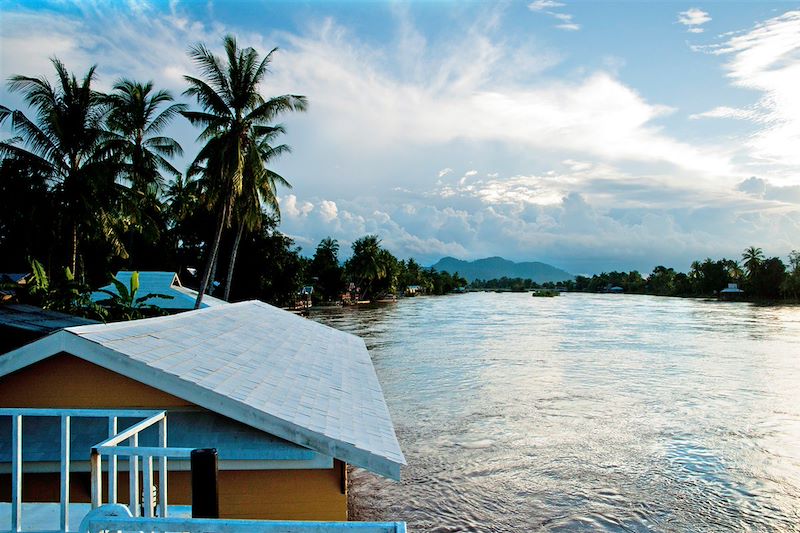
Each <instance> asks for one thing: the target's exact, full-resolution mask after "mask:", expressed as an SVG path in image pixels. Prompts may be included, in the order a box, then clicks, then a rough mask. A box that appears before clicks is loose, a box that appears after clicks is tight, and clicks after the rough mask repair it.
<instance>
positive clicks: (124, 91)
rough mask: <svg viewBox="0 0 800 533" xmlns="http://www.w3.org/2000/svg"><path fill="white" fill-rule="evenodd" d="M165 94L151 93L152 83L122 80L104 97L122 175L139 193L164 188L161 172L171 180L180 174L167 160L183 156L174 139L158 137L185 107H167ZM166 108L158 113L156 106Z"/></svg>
mask: <svg viewBox="0 0 800 533" xmlns="http://www.w3.org/2000/svg"><path fill="white" fill-rule="evenodd" d="M173 100H174V99H173V98H172V95H171V94H170V93H169V91H165V90H160V91H156V92H153V82H152V81H150V82H147V83H145V84H142V83H139V82H134V81H131V80H127V79H123V80H120V81H118V82H117V83H116V85H114V92H113V93H111V94H109V95H108V97H107V98H106V102H107V103H108V105H109V107H110V109H109V114H108V126H109V128H110V129H111V131H113V132H115V133H117V134H118V135H119V138H118V140H117V141H118V142H117V145H118V146H119V148H120V151H121V152H122V155H123V156H124V159H123V169H122V170H123V175H124V177H125V178H126V179H128V181H130V183H131V188H132V189H133V190H134V191H136V192H139V193H144V192H145V191H148V190H152V189H156V191H158V192H160V191H161V190H162V189H163V187H164V177H163V175H162V172H164V173H167V174H169V175H170V176H171V177H173V178H178V177H180V175H181V173H180V172H179V171H178V170H177V169H175V167H174V166H172V164H171V163H170V162H169V161H168V159H167V158H170V157H175V156H181V155H183V149H182V148H181V145H180V144H178V142H177V141H175V139H173V138H171V137H165V136H163V135H161V132H162V131H163V130H164V128H165V127H166V126H167V125H168V124H169V123H170V122H171V121H172V120H173V119H174V118H175V117H176V116H177V115H178V114H179V113H180V112H181V111H184V110H185V109H186V104H174V103H173V104H171V103H170V102H172V101H173ZM163 105H166V106H167V107H166V108H164V109H161V110H159V108H160V107H162V106H163Z"/></svg>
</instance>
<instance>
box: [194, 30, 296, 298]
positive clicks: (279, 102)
mask: <svg viewBox="0 0 800 533" xmlns="http://www.w3.org/2000/svg"><path fill="white" fill-rule="evenodd" d="M223 47H224V50H225V58H224V59H222V58H219V57H217V56H216V55H214V54H213V53H212V52H211V51H210V50H209V49H208V48H206V46H205V45H203V44H197V45H195V46H193V47H191V48H190V49H189V56H190V57H191V58H192V60H193V61H194V63H195V65H196V66H197V68H198V69H199V70H200V73H201V76H202V78H203V79H201V78H196V77H193V76H184V79H185V80H186V82H187V83H188V84H189V88H188V89H187V90H186V91H185V92H184V95H186V96H190V97H193V98H195V99H196V100H197V103H198V104H200V106H201V107H202V108H203V110H202V111H183V112H182V114H183V115H184V116H185V117H186V118H187V119H189V121H190V122H191V123H192V124H193V125H195V126H200V127H202V128H203V131H202V132H201V133H200V136H199V137H198V141H200V142H204V143H205V145H204V146H203V147H202V148H201V149H200V152H199V153H198V155H197V157H196V158H195V160H194V162H193V163H192V165H191V166H190V169H189V175H190V176H194V175H199V176H201V179H202V182H203V189H204V192H205V194H206V198H207V199H208V202H209V204H210V207H211V208H212V209H213V210H214V211H215V212H216V216H217V227H216V231H215V234H214V238H213V241H212V242H211V244H210V245H209V246H207V248H208V249H207V252H206V263H205V266H204V268H203V275H202V278H201V284H200V290H198V291H197V292H198V294H197V301H196V303H195V308H197V307H199V306H200V303H201V301H202V298H203V293H204V292H205V290H206V289H207V287H208V286H209V281H210V278H211V271H212V268H213V266H214V265H215V264H216V259H217V252H218V250H219V243H220V240H221V238H222V232H223V230H224V228H225V227H227V226H229V225H230V222H231V218H232V212H233V209H234V203H235V200H236V198H237V197H238V196H239V195H240V194H241V193H242V188H243V183H244V180H245V172H246V171H247V166H248V163H247V161H248V159H249V157H256V156H257V155H258V153H259V151H258V150H251V145H252V143H254V142H258V141H260V140H261V138H262V136H263V134H264V132H265V131H267V130H268V129H269V128H272V127H273V125H272V122H273V121H274V120H275V118H276V117H277V116H278V115H280V114H281V113H284V112H287V111H304V110H305V109H306V99H305V97H303V96H298V95H290V94H287V95H283V96H276V97H273V98H270V99H267V100H265V99H264V98H263V97H262V96H261V94H260V93H259V85H260V83H261V81H262V80H263V78H264V77H265V76H266V74H267V69H268V67H269V64H270V61H271V60H272V55H273V54H274V53H275V50H276V49H273V50H272V51H270V52H269V53H268V54H267V55H266V56H265V57H264V58H263V59H261V58H260V57H259V54H258V52H256V50H255V49H253V48H242V49H240V48H239V47H238V45H237V42H236V38H235V37H233V36H232V35H227V36H225V38H224V39H223Z"/></svg>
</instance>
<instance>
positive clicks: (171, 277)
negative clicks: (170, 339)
mask: <svg viewBox="0 0 800 533" xmlns="http://www.w3.org/2000/svg"><path fill="white" fill-rule="evenodd" d="M132 275H133V272H131V271H127V270H121V271H119V272H117V275H116V276H114V277H115V278H116V279H117V281H119V282H121V283H122V284H123V285H125V286H126V287H130V285H131V276H132ZM102 290H106V291H111V292H113V293H114V294H117V289H116V287H115V286H114V284H113V283H111V284H109V285H106V286H105V287H103V288H102V289H100V290H98V291H96V292H93V293H92V301H95V302H99V301H101V300H105V299H107V298H108V297H109V296H108V294H106V293H104V292H100V291H102ZM137 294H138V295H139V296H140V297H141V296H144V295H146V294H164V295H167V296H172V298H171V299H170V298H151V299H149V300H147V301H146V302H144V303H145V304H149V305H155V306H156V307H160V308H161V309H172V310H189V309H194V302H195V300H196V299H197V291H195V290H192V289H189V288H187V287H184V286H183V285H181V280H180V279H178V275H177V274H176V273H175V272H157V271H151V272H139V291H138V292H137ZM225 303H226V302H225V301H223V300H220V299H219V298H214V297H213V296H209V295H205V296H203V302H202V303H201V304H200V308H201V309H205V308H206V307H214V306H216V305H223V304H225Z"/></svg>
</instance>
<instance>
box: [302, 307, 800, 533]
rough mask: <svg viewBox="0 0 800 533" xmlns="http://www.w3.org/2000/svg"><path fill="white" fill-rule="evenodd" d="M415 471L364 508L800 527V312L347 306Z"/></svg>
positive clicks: (346, 317)
mask: <svg viewBox="0 0 800 533" xmlns="http://www.w3.org/2000/svg"><path fill="white" fill-rule="evenodd" d="M313 318H314V319H316V320H320V321H322V322H325V323H327V324H329V325H332V326H334V327H337V328H340V329H344V330H347V331H350V332H352V333H355V334H357V335H360V336H362V337H364V339H365V341H366V343H367V346H368V347H369V349H370V353H371V355H372V357H373V360H374V362H375V366H376V369H377V371H378V375H379V377H380V379H381V383H382V386H383V388H384V393H385V395H386V399H387V403H388V405H389V409H390V411H391V412H392V416H393V419H394V422H395V426H396V429H397V434H398V438H399V439H400V442H401V445H402V447H403V450H404V452H405V454H406V458H407V460H408V463H409V466H408V467H407V468H405V469H404V470H403V481H401V482H400V483H394V482H390V481H386V480H384V479H382V478H379V477H377V476H374V475H372V474H370V473H368V472H365V471H361V470H355V471H354V474H353V477H352V479H353V483H352V486H351V494H352V502H353V506H354V508H353V515H354V517H355V518H357V519H371V520H396V519H400V520H405V521H407V522H408V524H409V527H410V529H411V530H413V531H436V532H455V531H481V532H484V531H597V530H603V531H652V530H656V531H721V530H735V531H800V526H799V525H798V524H800V357H798V355H800V354H798V349H797V346H798V345H800V344H798V341H800V307H791V306H785V307H763V306H753V305H750V304H743V303H733V304H731V303H719V302H713V301H702V300H686V299H671V298H654V297H646V296H626V295H622V296H620V295H614V296H610V295H582V294H567V295H563V296H561V297H559V298H552V299H551V298H547V299H545V298H531V297H530V296H528V295H526V294H494V293H481V294H466V295H457V296H452V297H437V298H425V297H419V298H413V299H406V300H402V301H400V302H398V303H397V304H394V305H388V306H377V307H372V308H369V307H367V308H357V309H353V308H350V309H329V310H325V311H320V312H315V314H314V315H313Z"/></svg>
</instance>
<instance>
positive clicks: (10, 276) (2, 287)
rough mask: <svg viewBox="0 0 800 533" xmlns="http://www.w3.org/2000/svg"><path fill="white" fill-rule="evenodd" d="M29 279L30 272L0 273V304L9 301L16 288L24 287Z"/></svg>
mask: <svg viewBox="0 0 800 533" xmlns="http://www.w3.org/2000/svg"><path fill="white" fill-rule="evenodd" d="M30 279H31V273H30V272H0V302H5V301H8V300H11V299H12V298H13V297H14V294H15V293H16V292H17V288H19V287H24V286H25V285H26V284H27V283H28V282H29V281H30Z"/></svg>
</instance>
